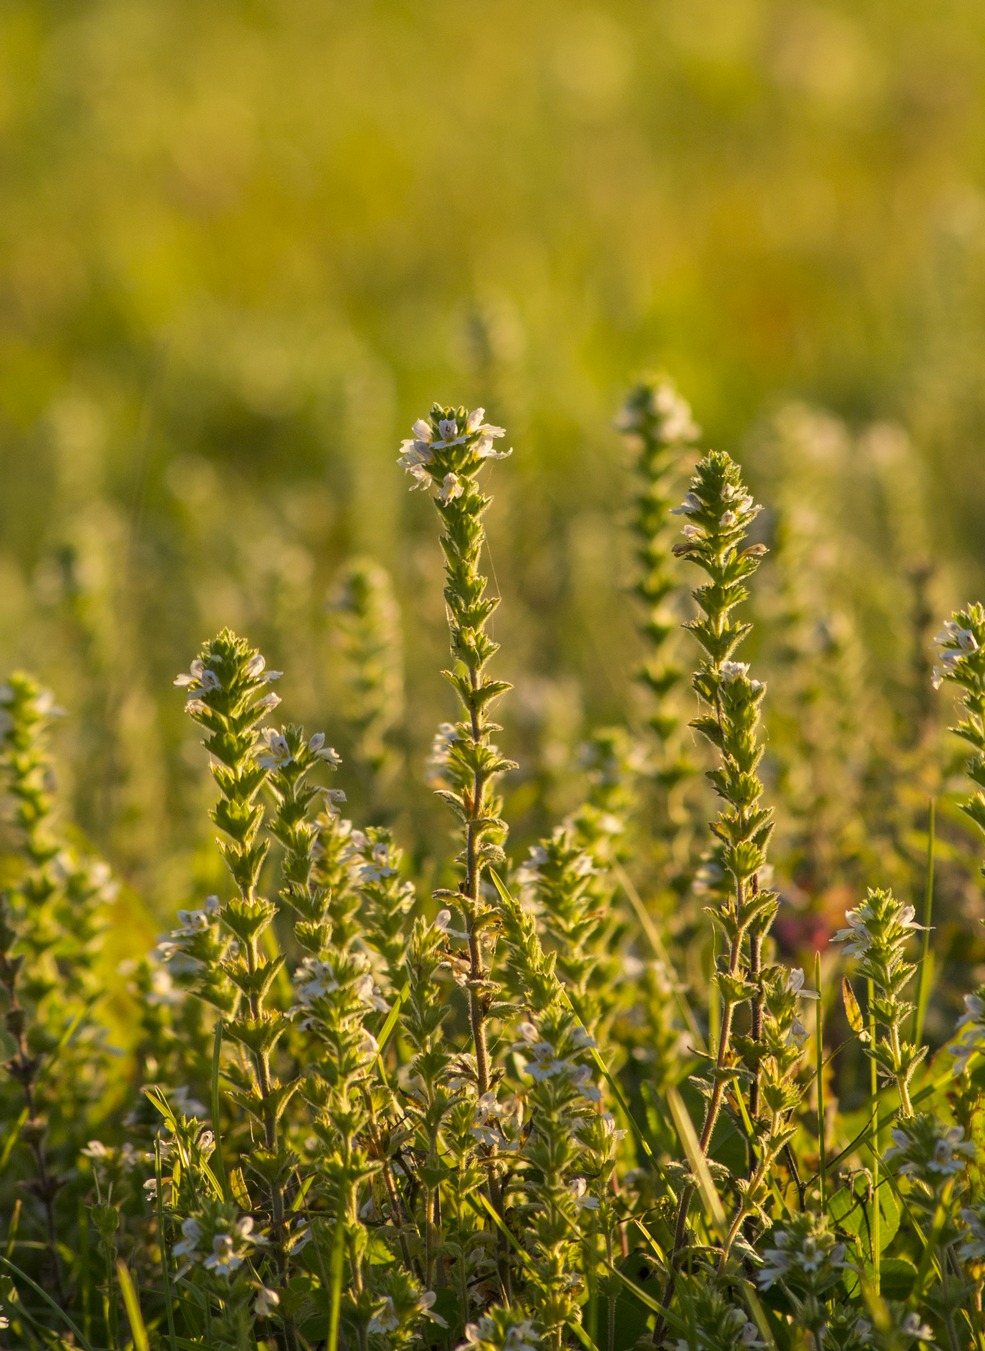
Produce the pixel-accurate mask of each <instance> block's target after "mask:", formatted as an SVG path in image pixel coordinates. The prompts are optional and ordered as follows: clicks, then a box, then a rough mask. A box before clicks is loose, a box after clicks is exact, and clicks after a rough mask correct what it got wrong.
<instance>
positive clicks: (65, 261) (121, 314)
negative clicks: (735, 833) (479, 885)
mask: <svg viewBox="0 0 985 1351" xmlns="http://www.w3.org/2000/svg"><path fill="white" fill-rule="evenodd" d="M0 62H2V67H3V68H2V70H0V136H2V152H0V153H2V181H3V211H2V213H0V652H2V657H3V666H4V668H5V669H9V668H10V667H12V666H15V665H21V664H26V665H29V666H30V667H32V668H33V669H34V670H36V672H37V673H38V675H39V676H40V678H41V679H42V680H43V681H45V683H47V684H50V685H52V686H53V687H54V688H55V690H56V692H57V695H58V698H59V700H60V701H61V703H62V704H63V705H64V706H65V708H66V710H67V711H68V712H69V713H70V714H71V718H70V720H69V721H68V722H67V723H66V727H65V732H64V734H63V737H62V747H61V749H62V756H63V759H64V762H65V765H66V770H65V774H66V778H67V781H68V782H69V783H70V786H71V788H72V792H73V795H74V799H75V808H76V811H77V815H78V818H79V820H80V822H81V824H82V826H83V828H84V829H85V830H86V832H88V834H89V835H90V836H91V837H92V838H93V839H94V841H95V842H96V843H97V844H98V845H99V846H100V847H104V848H106V849H107V850H108V851H109V852H110V855H111V857H112V858H113V860H114V862H115V863H116V865H117V866H118V867H119V868H121V870H122V871H123V873H124V875H125V876H127V877H128V878H129V879H130V880H131V881H133V882H135V883H136V884H137V885H140V886H141V887H142V888H143V889H144V890H145V891H147V892H148V894H150V895H151V896H152V898H153V897H155V896H156V897H158V898H164V897H166V898H168V903H169V904H170V903H171V900H172V899H173V894H174V892H175V891H177V892H179V893H180V892H181V890H182V888H183V887H184V886H185V885H186V883H185V881H184V880H183V879H185V878H186V877H187V876H188V867H189V865H188V862H187V855H188V852H189V850H191V848H192V845H191V843H190V839H191V838H192V836H194V837H195V838H199V837H200V836H201V833H202V829H203V824H204V822H203V818H202V817H201V816H200V815H196V813H198V812H199V809H200V808H201V807H202V804H203V803H205V802H206V801H208V798H209V793H210V789H209V784H208V779H207V776H206V775H205V774H204V773H203V766H202V763H201V762H202V755H201V752H200V751H199V750H198V749H197V747H195V745H194V738H193V737H192V736H191V735H190V729H189V728H188V727H186V726H184V725H183V718H182V714H181V710H180V704H181V698H180V695H179V694H178V692H177V691H174V690H172V689H171V687H170V681H171V680H172V679H173V676H174V674H176V673H177V672H178V671H179V670H186V669H187V667H188V662H189V660H190V658H191V657H192V656H193V655H194V652H195V651H196V649H197V646H198V644H199V643H200V641H201V640H202V639H204V638H206V637H207V636H208V635H209V634H211V633H212V632H213V631H215V630H216V629H217V628H218V627H219V626H220V625H222V624H224V623H228V624H230V625H232V626H233V627H236V628H238V629H241V630H242V631H243V632H244V633H246V634H247V635H248V636H249V637H250V638H251V639H252V640H253V641H255V642H257V643H259V644H260V645H261V646H263V648H264V650H265V651H267V652H268V655H269V657H270V659H271V662H272V664H274V665H276V666H283V667H284V668H285V670H286V672H287V674H286V675H285V678H284V680H283V682H282V686H281V692H282V694H283V696H284V698H285V706H284V711H285V713H286V715H287V716H288V717H290V716H300V717H303V718H304V719H305V720H306V721H308V722H309V724H310V725H311V726H319V727H324V728H325V730H326V732H327V733H328V736H329V739H330V740H333V739H334V740H336V741H338V742H339V744H340V746H342V745H344V743H345V739H346V730H345V725H344V723H345V718H344V711H343V712H340V709H342V705H343V702H344V700H343V692H342V691H341V687H340V684H339V679H340V678H339V677H338V674H337V670H336V668H337V662H336V661H335V656H336V655H337V653H336V646H335V645H333V640H332V632H331V628H332V626H331V622H330V618H329V617H327V616H326V612H325V600H326V596H327V595H328V594H329V593H330V592H331V588H332V586H333V579H334V578H335V577H336V575H337V572H338V569H339V567H340V566H341V564H342V562H343V560H344V559H345V558H346V557H347V556H348V555H350V554H351V553H354V552H356V553H360V554H369V555H370V556H372V557H373V558H375V559H376V560H378V561H379V562H380V563H382V564H383V565H384V566H385V567H386V568H387V569H388V570H389V571H390V573H391V574H392V576H393V580H394V585H395V588H396V592H397V595H398V598H399V599H400V601H401V602H402V606H403V610H404V635H405V647H406V653H407V701H408V707H409V709H410V713H409V715H408V718H407V722H406V727H409V728H410V730H409V731H406V730H405V732H404V733H402V734H399V735H403V736H404V740H405V749H406V751H407V753H408V755H409V760H408V764H409V766H410V770H409V786H408V787H406V788H405V789H404V790H402V791H404V792H405V794H406V795H412V794H413V793H414V792H420V789H418V788H416V787H415V786H414V785H415V784H416V783H417V782H419V781H420V778H421V774H420V764H421V760H422V758H423V756H424V754H425V753H426V748H427V745H428V743H429V741H430V736H431V731H432V729H433V727H434V725H435V723H436V722H437V721H439V720H441V719H442V718H447V717H448V716H449V715H450V714H451V712H452V708H451V704H450V695H448V694H447V693H446V690H445V688H444V686H443V684H442V682H441V681H440V679H439V678H438V677H437V675H436V671H437V668H438V666H439V665H440V664H441V663H442V662H443V660H444V655H445V640H444V631H443V622H444V621H443V613H442V606H441V600H440V556H439V552H438V547H437V543H436V540H435V521H434V519H433V513H432V512H431V511H430V509H429V508H428V505H427V503H426V502H424V501H423V500H422V499H421V498H420V497H419V496H410V495H409V494H408V492H407V486H408V485H407V480H406V478H405V476H404V475H403V474H402V473H401V471H400V470H399V469H397V468H396V466H395V456H396V452H397V445H398V442H399V440H400V438H401V437H402V436H405V435H407V434H408V430H407V429H408V427H409V424H410V423H411V422H412V421H413V419H414V418H415V417H418V416H420V415H421V414H422V413H424V412H425V411H426V410H427V408H428V407H429V406H430V404H431V402H432V400H433V399H436V398H437V399H438V400H440V401H442V402H454V403H465V404H468V405H469V406H475V405H478V404H482V405H484V406H485V407H486V409H487V412H488V415H489V417H490V418H491V419H492V420H493V421H495V422H500V423H502V424H504V425H505V426H506V427H507V428H508V430H509V438H510V443H511V444H513V445H514V446H515V454H514V457H513V459H512V460H511V461H509V462H508V463H507V464H504V465H500V466H497V467H496V469H495V472H494V479H493V487H494V491H495V493H496V505H495V508H494V510H493V513H492V514H491V516H490V519H489V531H490V536H491V566H492V567H493V568H494V570H495V575H496V579H497V582H498V585H499V586H500V588H501V590H502V593H503V595H504V597H505V603H504V606H503V609H502V612H501V617H500V619H499V620H498V623H499V626H500V628H499V632H498V636H499V637H500V638H501V640H502V642H503V644H504V652H503V654H502V656H501V658H500V659H499V662H500V670H501V673H502V674H503V675H504V676H507V677H510V678H513V679H515V680H518V682H519V683H520V684H521V688H520V690H518V693H517V695H516V696H515V698H514V700H513V703H512V708H511V710H510V711H508V712H507V711H506V710H505V706H504V716H505V717H506V718H507V720H508V721H507V730H506V734H505V741H506V742H507V743H509V744H508V745H507V749H508V750H509V751H510V752H511V753H517V751H518V750H519V755H518V758H521V759H522V758H524V751H526V752H527V754H528V758H529V757H533V758H539V759H540V760H543V761H544V762H545V763H548V765H549V766H550V765H553V767H554V770H555V771H556V773H555V778H556V779H563V777H564V776H563V771H562V769H559V768H558V764H559V761H558V755H559V754H560V752H558V751H557V747H558V746H563V745H564V744H566V743H567V742H569V741H571V740H575V739H577V737H578V736H579V735H581V734H582V732H583V731H584V729H585V728H586V727H588V726H591V725H592V724H594V723H597V722H598V721H600V720H602V721H605V720H609V719H612V718H616V717H619V716H621V710H622V709H623V707H624V705H625V701H626V697H627V690H628V688H629V682H628V673H629V671H630V668H631V666H632V665H633V663H634V661H636V660H637V659H638V656H639V649H638V647H637V646H636V639H635V636H634V628H633V612H632V608H631V605H630V603H629V601H628V600H627V599H626V598H625V583H626V580H627V577H628V575H629V573H630V550H629V546H628V544H627V543H626V539H625V535H624V533H623V532H622V531H621V529H620V526H621V523H622V522H623V520H624V518H625V516H626V513H627V510H628V503H629V499H630V484H629V480H628V477H627V475H626V472H625V463H626V457H625V454H624V451H623V449H622V447H621V446H620V444H619V441H618V438H617V437H616V436H615V434H614V433H613V432H612V430H611V422H612V418H613V415H614V413H615V410H616V409H617V407H618V405H619V402H620V400H621V398H622V393H623V389H624V387H625V385H626V383H627V381H628V380H629V379H630V378H631V377H632V376H633V375H634V374H635V373H636V372H637V371H638V370H640V369H643V368H649V367H654V366H656V367H663V368H665V369H667V370H668V371H669V372H670V373H671V374H672V375H673V377H674V378H675V379H676V381H677V382H678V384H679V386H680V388H681V390H682V391H683V393H684V394H685V396H686V397H687V398H688V399H689V400H690V402H691V403H692V405H693V407H694V409H695V413H696V416H697V418H698V420H699V422H700V423H701V424H702V426H703V427H704V429H705V431H704V444H706V445H713V446H716V447H720V448H725V449H729V450H730V451H732V452H733V453H736V452H738V453H741V455H742V457H743V459H744V461H745V463H746V465H747V467H748V471H749V473H750V476H751V478H752V480H753V482H754V484H755V485H756V486H757V488H758V490H759V491H760V492H761V494H762V495H763V496H764V498H765V499H766V500H768V501H770V502H771V503H775V502H784V501H785V502H786V503H788V505H790V510H791V511H792V512H793V514H794V515H795V514H796V512H795V507H796V504H797V502H798V500H800V502H801V505H804V506H807V507H811V508H812V509H813V510H815V511H817V512H820V514H821V517H822V518H823V523H824V528H822V529H819V530H818V532H817V534H818V538H819V539H820V540H821V544H820V545H819V546H818V547H819V548H821V549H823V550H827V551H828V552H827V554H825V558H827V557H828V555H829V554H830V553H831V551H834V552H835V553H836V554H837V557H838V559H840V560H841V561H840V564H838V565H837V566H834V567H833V568H832V570H831V576H832V577H833V578H835V580H833V581H832V583H831V586H832V593H831V595H832V596H834V595H835V594H837V602H838V604H839V605H842V606H843V607H844V608H845V609H846V612H847V613H848V614H849V615H850V616H851V617H852V620H853V622H854V623H855V627H856V630H857V632H858V634H859V636H860V641H861V644H862V647H863V649H864V650H865V652H867V653H869V654H870V655H869V658H868V659H869V660H870V661H871V663H872V665H871V670H870V672H869V676H868V679H869V681H870V684H871V683H872V682H874V687H875V689H876V690H877V691H878V690H879V688H880V687H881V685H883V684H884V685H885V688H886V690H887V691H888V692H889V694H890V696H891V698H892V699H895V704H894V708H895V715H896V716H897V719H898V720H899V719H902V720H903V721H905V720H906V718H907V717H908V716H910V715H911V714H912V707H911V705H908V704H907V702H906V698H905V697H904V696H903V695H900V696H899V697H898V698H897V697H896V696H897V694H898V693H899V690H900V689H901V688H902V687H903V686H905V684H906V663H907V662H908V661H910V659H911V656H912V653H911V635H909V634H908V633H906V634H901V633H900V632H899V631H898V628H899V624H898V621H899V617H900V615H901V613H903V612H904V611H905V610H906V607H907V606H908V605H909V601H908V600H907V599H906V596H905V595H904V591H905V578H906V576H908V575H909V573H908V569H910V568H911V567H912V566H914V565H916V564H919V563H921V562H922V561H924V560H926V559H931V560H934V561H936V563H937V564H938V565H940V566H939V569H938V572H937V574H936V576H935V580H934V582H933V583H932V586H933V588H935V590H934V592H933V599H934V603H935V604H937V605H940V606H948V607H949V606H951V605H953V604H955V603H959V602H961V601H963V600H965V599H966V598H968V597H969V596H970V595H973V594H977V593H980V591H981V588H982V585H983V583H985V569H983V567H982V558H981V549H980V543H981V538H982V522H983V521H985V455H983V441H982V432H981V428H982V425H983V414H985V385H983V377H982V371H983V357H985V192H983V181H982V180H983V168H982V166H983V163H985V101H983V95H982V90H983V89H985V9H983V7H982V6H981V4H980V3H977V0H940V2H939V3H937V4H935V5H932V6H931V5H926V4H918V3H915V2H914V0H891V2H890V0H870V2H869V3H868V4H866V5H864V6H859V5H857V4H850V3H847V2H846V3H834V2H833V0H830V2H828V3H824V2H821V0H819V2H818V3H802V2H800V0H727V3H723V0H646V3H644V0H608V2H607V3H599V2H596V3H581V0H565V2H564V3H558V2H555V3H545V2H544V0H497V2H496V3H486V4H478V3H468V2H467V0H414V2H413V3H411V2H410V0H408V2H406V3H404V2H402V0H378V2H377V3H373V2H372V0H345V2H344V3H336V2H335V0H317V2H315V0H282V2H281V3H272V2H270V0H210V3H208V4H202V3H201V0H170V3H168V4H162V3H160V2H159V0H88V2H87V3H79V0H46V3H43V4H39V3H37V0H4V3H3V4H2V6H0ZM790 400H796V401H798V402H799V403H800V404H806V405H811V406H814V407H817V408H821V409H826V410H829V413H830V415H831V416H830V417H829V416H828V414H825V415H823V416H819V415H816V414H813V413H808V412H806V411H805V409H804V408H797V407H795V408H793V409H791V407H790ZM805 429H806V430H805ZM805 466H806V467H805ZM802 468H803V473H801V469H802ZM791 504H792V505H791ZM791 519H793V517H792V516H791ZM816 562H817V560H816V559H814V558H812V556H811V554H810V551H809V550H807V551H806V556H805V557H802V558H801V564H802V566H804V567H806V568H807V569H808V570H812V569H814V568H815V564H816ZM825 566H827V564H826V565H825ZM901 588H902V589H901ZM827 599H828V600H830V599H831V596H829V597H828V598H827ZM767 674H770V672H769V671H767ZM914 697H916V696H914ZM918 702H919V700H918ZM920 716H922V717H923V716H929V715H926V714H925V713H921V714H920ZM399 735H398V739H399ZM902 739H903V741H907V737H906V736H903V738H902ZM910 739H912V738H910ZM189 743H192V744H191V745H189ZM552 748H553V749H552ZM552 755H554V760H553V761H552V760H551V756H552ZM340 782H341V780H340ZM344 786H346V787H347V788H348V789H349V791H350V793H354V795H355V797H356V799H358V796H359V790H358V785H356V786H354V785H353V784H351V783H349V784H346V785H344ZM398 796H399V794H398ZM528 798H529V794H528ZM193 818H194V819H195V821H196V822H197V824H196V825H195V826H194V827H192V826H191V825H190V824H189V823H190V822H191V821H192V819H193ZM162 845H164V846H166V848H165V851H164V852H165V856H166V858H167V859H168V860H170V862H168V863H165V864H162V863H161V862H160V861H159V860H158V862H156V863H155V864H154V866H153V868H151V867H150V866H149V863H148V860H149V859H150V857H151V854H152V853H153V852H155V851H157V850H159V849H160V847H161V846H162ZM431 847H433V848H438V847H440V846H438V845H433V844H432V846H431ZM169 867H173V870H174V871H173V873H169V871H168V869H169Z"/></svg>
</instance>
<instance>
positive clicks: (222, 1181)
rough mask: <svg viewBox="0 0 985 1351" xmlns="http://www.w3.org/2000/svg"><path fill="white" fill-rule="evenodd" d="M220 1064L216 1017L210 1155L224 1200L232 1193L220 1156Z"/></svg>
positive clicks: (220, 1041)
mask: <svg viewBox="0 0 985 1351" xmlns="http://www.w3.org/2000/svg"><path fill="white" fill-rule="evenodd" d="M221 1065H222V1019H221V1018H217V1019H216V1024H215V1040H214V1042H213V1043H212V1083H211V1089H212V1102H211V1106H212V1134H213V1135H214V1136H215V1153H214V1155H213V1156H212V1157H213V1158H214V1159H215V1171H216V1174H217V1175H218V1178H219V1185H220V1186H221V1187H222V1196H223V1199H224V1200H225V1201H231V1200H232V1199H233V1194H232V1191H231V1189H230V1186H229V1178H228V1177H227V1176H226V1161H225V1159H224V1158H223V1157H222V1135H221V1132H220V1130H219V1123H220V1122H221V1120H222V1117H221V1115H220V1113H219V1070H220V1068H221Z"/></svg>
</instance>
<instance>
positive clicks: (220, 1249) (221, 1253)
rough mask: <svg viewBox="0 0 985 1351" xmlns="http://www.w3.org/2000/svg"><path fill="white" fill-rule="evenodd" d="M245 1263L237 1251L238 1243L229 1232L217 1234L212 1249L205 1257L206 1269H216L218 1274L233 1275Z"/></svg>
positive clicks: (204, 1264)
mask: <svg viewBox="0 0 985 1351" xmlns="http://www.w3.org/2000/svg"><path fill="white" fill-rule="evenodd" d="M242 1265H243V1259H242V1257H240V1255H239V1253H238V1252H237V1251H236V1245H235V1243H234V1241H233V1239H232V1238H231V1237H230V1235H229V1234H216V1236H215V1238H214V1239H213V1240H212V1251H211V1252H210V1253H209V1255H208V1257H207V1258H206V1259H205V1261H204V1263H203V1266H204V1267H205V1270H206V1271H214V1272H215V1273H216V1275H217V1276H231V1275H232V1273H233V1272H234V1271H235V1270H236V1269H237V1268H238V1267H241V1266H242Z"/></svg>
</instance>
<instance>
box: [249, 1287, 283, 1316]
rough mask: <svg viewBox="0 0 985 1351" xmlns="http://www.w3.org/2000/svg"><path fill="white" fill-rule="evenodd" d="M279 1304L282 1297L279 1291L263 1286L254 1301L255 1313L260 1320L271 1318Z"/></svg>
mask: <svg viewBox="0 0 985 1351" xmlns="http://www.w3.org/2000/svg"><path fill="white" fill-rule="evenodd" d="M279 1303H280V1295H278V1293H277V1291H276V1290H271V1289H270V1288H269V1287H268V1286H266V1285H261V1287H260V1290H259V1293H258V1294H257V1297H256V1299H255V1300H254V1301H253V1312H254V1313H255V1314H256V1315H257V1317H258V1318H269V1317H270V1315H271V1314H272V1313H273V1311H274V1309H276V1308H277V1305H278V1304H279Z"/></svg>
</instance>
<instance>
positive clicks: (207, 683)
mask: <svg viewBox="0 0 985 1351" xmlns="http://www.w3.org/2000/svg"><path fill="white" fill-rule="evenodd" d="M174 684H176V685H178V686H185V685H197V686H199V688H200V689H204V690H212V689H222V682H220V680H219V677H218V676H216V673H215V671H212V670H209V669H208V667H207V666H205V663H204V662H203V661H201V659H200V658H197V657H196V658H195V661H193V662H192V669H191V670H189V673H188V674H186V676H178V677H177V680H176V681H174Z"/></svg>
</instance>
